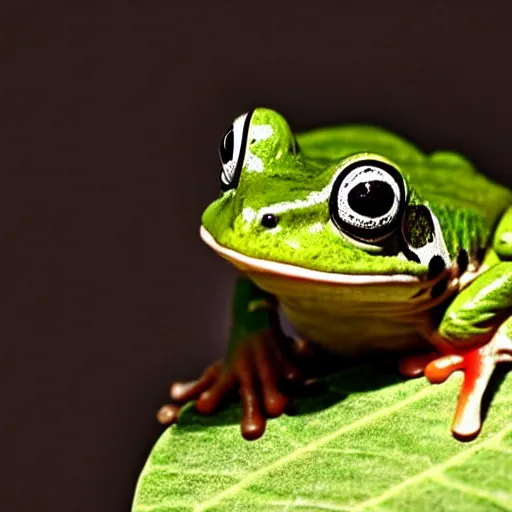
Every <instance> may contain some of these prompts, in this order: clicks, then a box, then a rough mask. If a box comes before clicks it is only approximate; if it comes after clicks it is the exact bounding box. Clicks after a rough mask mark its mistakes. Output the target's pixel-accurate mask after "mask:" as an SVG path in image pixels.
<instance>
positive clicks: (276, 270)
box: [200, 226, 438, 288]
mask: <svg viewBox="0 0 512 512" xmlns="http://www.w3.org/2000/svg"><path fill="white" fill-rule="evenodd" d="M200 235H201V238H202V239H203V241H204V242H205V243H206V244H207V245H208V246H209V247H211V248H212V249H213V250H214V251H215V252H216V253H218V254H219V255H220V256H222V257H223V258H225V259H226V260H228V261H229V262H230V263H232V264H233V265H235V266H236V267H237V268H238V269H239V270H241V271H243V272H250V273H263V274H273V275H279V276H281V277H287V278H291V279H301V280H306V281H313V282H318V283H330V284H339V285H371V284H400V285H404V286H408V285H410V286H412V287H417V286H418V285H419V284H420V283H421V285H422V287H425V288H428V287H430V286H432V285H433V284H435V282H437V281H438V278H436V279H434V280H431V281H430V282H429V281H425V280H422V279H421V278H419V277H417V276H412V275H408V274H394V275H371V274H366V275H365V274H357V275H356V274H336V273H331V272H322V271H320V270H312V269H308V268H304V267H298V266H296V265H290V264H289V263H281V262H278V261H269V260H264V259H260V258H254V257H252V256H246V255H244V254H241V253H239V252H237V251H234V250H232V249H228V248H226V247H224V246H222V245H220V244H219V243H218V242H217V241H216V240H215V239H214V238H213V236H212V235H211V234H210V233H209V232H208V231H207V229H206V228H205V227H204V226H201V229H200Z"/></svg>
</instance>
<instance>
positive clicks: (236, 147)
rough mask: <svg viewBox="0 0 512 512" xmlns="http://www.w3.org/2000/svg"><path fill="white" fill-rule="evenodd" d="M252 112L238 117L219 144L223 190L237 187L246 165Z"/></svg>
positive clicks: (221, 185)
mask: <svg viewBox="0 0 512 512" xmlns="http://www.w3.org/2000/svg"><path fill="white" fill-rule="evenodd" d="M251 115H252V112H248V113H246V114H243V115H241V116H239V117H237V118H236V119H235V120H234V121H233V124H232V125H231V126H230V127H229V128H228V130H227V131H226V133H225V134H224V135H223V137H222V139H221V140H220V144H219V158H220V163H221V164H222V172H221V174H220V187H221V189H222V190H223V191H226V190H229V189H230V188H236V186H237V185H238V180H239V179H240V172H241V171H242V167H243V165H244V158H245V148H246V144H247V134H248V132H249V126H250V124H251Z"/></svg>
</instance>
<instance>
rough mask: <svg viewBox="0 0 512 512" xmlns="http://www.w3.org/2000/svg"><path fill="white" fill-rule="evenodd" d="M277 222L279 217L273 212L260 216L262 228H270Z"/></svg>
mask: <svg viewBox="0 0 512 512" xmlns="http://www.w3.org/2000/svg"><path fill="white" fill-rule="evenodd" d="M278 224H279V217H278V216H277V215H274V214H273V213H265V215H263V217H261V225H262V226H263V227H264V228H268V229H272V228H275V227H276V226H277V225H278Z"/></svg>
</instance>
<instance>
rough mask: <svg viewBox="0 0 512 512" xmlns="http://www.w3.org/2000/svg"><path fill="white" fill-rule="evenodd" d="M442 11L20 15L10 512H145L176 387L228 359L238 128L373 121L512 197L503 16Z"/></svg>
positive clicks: (320, 5)
mask: <svg viewBox="0 0 512 512" xmlns="http://www.w3.org/2000/svg"><path fill="white" fill-rule="evenodd" d="M444 3H445V2H429V3H428V6H425V7H418V6H417V5H415V2H410V1H402V2H377V1H375V2H331V3H330V2H326V1H322V0H316V1H314V2H309V3H307V2H300V1H295V2H270V1H257V2H242V1H239V2H207V1H204V2H190V1H189V2H185V1H183V2H175V3H170V2H168V3H160V4H157V3H154V4H136V3H133V4H123V3H121V2H117V3H114V4H108V3H106V2H104V3H98V4H96V5H94V4H87V3H79V4H73V3H69V2H68V3H67V4H66V5H65V6H64V5H63V6H60V7H56V6H55V7H49V6H48V4H47V3H46V4H47V5H46V7H42V4H43V2H40V3H39V4H37V5H34V6H28V5H25V4H22V3H18V4H16V7H15V8H13V9H11V10H10V12H8V13H5V14H4V15H2V17H1V30H0V34H1V36H0V37H1V40H2V44H1V47H0V57H1V70H2V71H1V78H0V80H1V84H0V88H1V90H0V101H1V103H2V105H1V108H0V123H1V124H2V125H3V128H4V129H3V130H2V133H4V136H3V137H2V139H3V140H2V144H1V148H2V149H1V155H0V164H1V169H2V176H3V177H5V178H6V179H5V180H4V179H2V197H3V200H2V202H1V204H2V211H3V220H4V221H6V222H4V223H2V224H3V225H4V226H5V227H4V228H3V229H2V241H3V243H2V252H4V254H5V253H6V254H8V255H10V256H11V257H10V258H9V260H8V263H6V264H5V266H3V270H4V271H5V277H6V278H7V279H2V282H3V283H4V284H2V289H3V291H4V292H5V298H6V299H7V300H6V303H5V306H4V307H3V308H2V309H3V312H4V315H2V317H3V320H2V323H3V325H4V327H8V329H7V330H6V333H5V335H3V336H2V339H1V347H2V352H1V354H2V355H1V363H0V364H1V368H0V370H1V372H0V375H1V382H0V389H1V390H2V402H3V404H2V418H1V435H2V439H1V441H2V444H1V450H2V451H1V453H0V461H1V462H0V464H1V466H2V467H3V470H4V472H5V476H4V477H3V479H2V480H0V486H1V487H0V491H1V492H0V508H1V509H2V510H4V511H5V512H8V511H14V510H16V511H23V512H24V511H27V512H28V511H31V512H36V511H47V510H48V511H49V510H52V511H55V510H63V511H64V510H67V511H71V510H72V511H77V512H82V511H84V512H85V511H88V512H92V511H109V512H116V511H127V510H128V509H129V506H130V502H131V498H132V492H133V488H134V485H135V482H136V478H137V475H138V473H139V471H140V469H141V467H142V465H143V463H144V461H145V458H146V456H147V454H148V452H149V449H150V447H151V446H152V444H153V443H154V442H155V440H156V438H157V436H158V434H159V432H160V431H161V429H160V428H159V427H158V426H157V424H156V423H155V420H154V413H155V411H156V409H157V408H158V406H159V404H160V403H161V402H163V401H165V399H166V390H167V386H168V383H169V382H170V381H171V380H173V379H178V378H186V377H193V376H195V375H196V374H197V373H198V372H199V371H200V370H201V369H202V368H203V366H204V365H205V364H207V363H208V362H210V361H211V360H212V359H213V358H214V357H217V356H219V355H220V354H222V352H223V347H224V334H225V330H226V322H227V311H228V303H229V294H230V286H231V283H232V280H233V277H234V272H233V271H232V270H231V269H230V268H228V266H227V264H225V263H223V262H222V261H221V260H220V259H217V258H216V257H215V256H214V255H213V254H212V253H211V252H210V250H209V249H207V248H206V247H205V246H203V245H202V244H201V242H200V240H199V238H198V234H197V232H198V226H199V218H200V214H201V211H202V209H203V208H204V207H205V206H206V205H207V204H208V202H209V201H211V200H212V199H213V198H214V197H215V196H216V195H217V193H218V172H219V164H218V162H217V154H216V149H217V142H218V140H219V138H220V136H221V134H222V133H223V132H224V130H225V129H226V127H227V126H228V125H229V124H230V122H231V120H232V118H233V117H234V116H236V115H238V114H240V113H242V112H244V111H245V110H247V109H249V108H250V107H253V106H256V105H262V106H270V107H273V108H275V109H277V110H280V111H281V112H283V113H284V114H285V115H286V116H287V117H288V118H289V120H290V122H291V125H292V127H293V128H295V129H298V130H302V129H307V128H309V127H313V126H316V125H322V124H328V123H342V122H349V121H363V122H374V123H378V124H382V125H384V126H387V127H389V128H392V129H395V130H397V131H399V132H401V133H403V134H406V135H407V136H408V137H409V138H411V139H412V140H414V141H416V142H417V143H419V144H420V145H422V146H423V147H424V148H425V149H426V150H433V149H441V148H445V149H457V150H460V151H462V152H464V153H466V154H467V155H468V156H470V157H471V158H472V159H473V160H474V161H475V162H476V163H477V164H478V165H479V166H480V167H481V168H482V169H483V170H485V171H486V172H488V173H489V174H490V175H492V176H494V177H495V178H499V179H501V180H502V181H504V182H508V183H509V184H511V185H512V174H511V171H510V167H511V165H512V154H511V149H512V143H511V137H512V123H511V119H512V100H511V93H512V71H511V58H510V53H511V49H512V45H511V42H512V41H511V37H510V31H511V22H510V16H509V12H507V10H506V8H505V6H506V2H502V3H501V4H499V3H497V2H488V1H487V2H481V4H480V6H479V4H478V3H476V2H474V6H473V5H470V4H471V2H468V1H466V2H451V3H449V6H443V4H444Z"/></svg>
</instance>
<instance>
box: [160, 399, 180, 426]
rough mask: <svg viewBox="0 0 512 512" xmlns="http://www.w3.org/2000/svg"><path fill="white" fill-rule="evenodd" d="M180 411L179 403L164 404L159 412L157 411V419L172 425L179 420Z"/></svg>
mask: <svg viewBox="0 0 512 512" xmlns="http://www.w3.org/2000/svg"><path fill="white" fill-rule="evenodd" d="M179 412H180V407H179V405H175V404H165V405H162V407H160V409H158V412H157V413H156V419H157V420H158V422H159V423H161V424H162V425H172V424H173V423H176V421H177V420H178V415H179Z"/></svg>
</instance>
